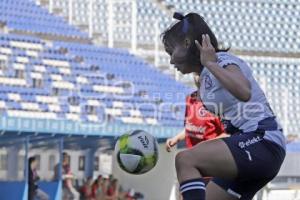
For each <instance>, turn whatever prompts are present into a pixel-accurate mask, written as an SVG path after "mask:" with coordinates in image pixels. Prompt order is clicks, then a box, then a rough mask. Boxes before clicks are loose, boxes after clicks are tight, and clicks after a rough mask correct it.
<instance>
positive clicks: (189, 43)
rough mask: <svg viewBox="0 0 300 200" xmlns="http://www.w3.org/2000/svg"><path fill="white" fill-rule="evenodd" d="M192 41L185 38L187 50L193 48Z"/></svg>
mask: <svg viewBox="0 0 300 200" xmlns="http://www.w3.org/2000/svg"><path fill="white" fill-rule="evenodd" d="M191 44H192V43H191V40H190V39H189V38H185V39H184V47H185V48H186V49H188V48H190V46H191Z"/></svg>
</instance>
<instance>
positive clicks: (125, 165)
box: [115, 130, 158, 174]
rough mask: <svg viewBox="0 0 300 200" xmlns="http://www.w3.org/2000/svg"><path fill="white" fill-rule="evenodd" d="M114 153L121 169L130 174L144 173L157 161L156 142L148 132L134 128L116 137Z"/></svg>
mask: <svg viewBox="0 0 300 200" xmlns="http://www.w3.org/2000/svg"><path fill="white" fill-rule="evenodd" d="M115 154H116V157H117V162H118V164H119V166H120V168H121V169H123V170H124V171H126V172H128V173H130V174H144V173H146V172H148V171H150V170H151V169H152V168H153V167H154V166H155V165H156V163H157V160H158V144H157V141H156V139H155V138H154V137H153V136H152V135H150V134H149V133H147V132H145V131H143V130H135V131H131V132H129V133H125V134H123V135H122V136H120V137H119V138H118V141H117V143H116V146H115Z"/></svg>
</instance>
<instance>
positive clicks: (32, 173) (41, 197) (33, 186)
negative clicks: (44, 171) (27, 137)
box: [28, 156, 49, 200]
mask: <svg viewBox="0 0 300 200" xmlns="http://www.w3.org/2000/svg"><path fill="white" fill-rule="evenodd" d="M28 165H29V166H28V169H29V172H28V200H34V199H38V200H48V199H49V196H48V195H47V194H46V193H45V192H44V191H43V190H41V189H40V188H39V187H38V184H37V182H38V181H39V180H40V177H39V175H38V174H37V166H38V161H37V159H36V157H35V156H32V157H30V158H29V159H28Z"/></svg>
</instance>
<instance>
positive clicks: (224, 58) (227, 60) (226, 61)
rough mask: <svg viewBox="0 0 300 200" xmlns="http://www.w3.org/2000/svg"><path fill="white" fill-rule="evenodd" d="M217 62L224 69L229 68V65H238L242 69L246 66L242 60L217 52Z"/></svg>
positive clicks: (227, 53)
mask: <svg viewBox="0 0 300 200" xmlns="http://www.w3.org/2000/svg"><path fill="white" fill-rule="evenodd" d="M217 62H218V64H219V66H220V67H223V68H225V67H227V66H228V65H237V66H239V67H241V66H242V65H244V64H245V62H244V61H243V60H242V59H241V58H239V57H237V56H236V55H233V54H231V53H229V52H217Z"/></svg>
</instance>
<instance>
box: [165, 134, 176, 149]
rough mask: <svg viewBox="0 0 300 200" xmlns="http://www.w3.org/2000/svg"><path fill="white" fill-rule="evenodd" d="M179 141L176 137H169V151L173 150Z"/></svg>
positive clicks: (167, 146)
mask: <svg viewBox="0 0 300 200" xmlns="http://www.w3.org/2000/svg"><path fill="white" fill-rule="evenodd" d="M177 143H178V139H177V138H176V137H173V138H170V139H167V141H166V150H167V152H171V148H172V147H174V146H175V145H176V144H177Z"/></svg>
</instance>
